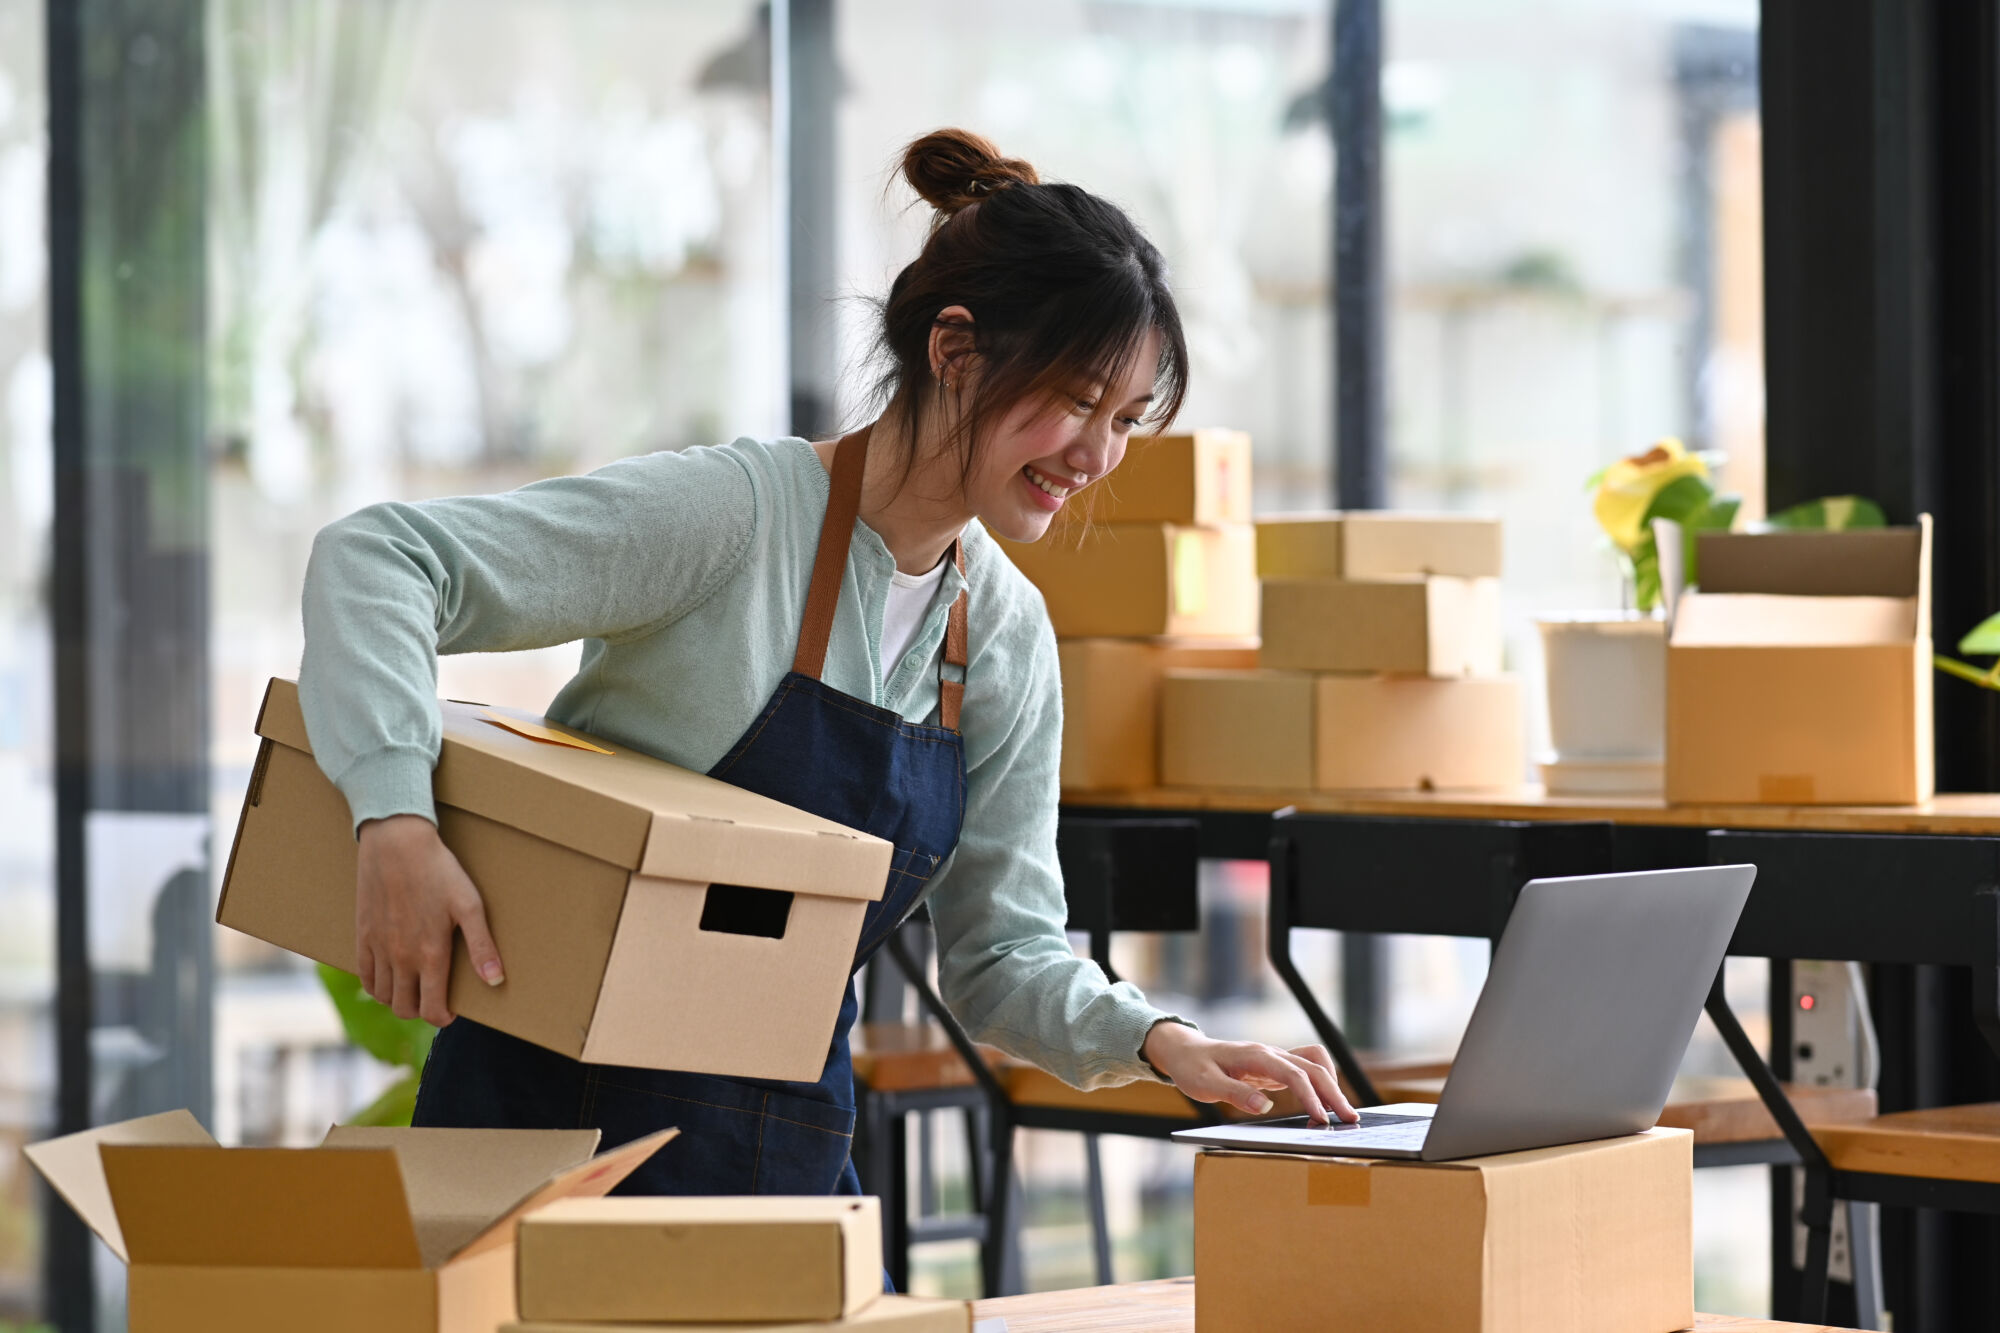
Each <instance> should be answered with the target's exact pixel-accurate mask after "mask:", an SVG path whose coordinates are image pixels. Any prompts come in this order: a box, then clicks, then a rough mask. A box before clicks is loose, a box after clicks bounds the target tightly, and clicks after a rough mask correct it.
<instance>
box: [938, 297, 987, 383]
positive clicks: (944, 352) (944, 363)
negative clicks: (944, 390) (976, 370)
mask: <svg viewBox="0 0 2000 1333" xmlns="http://www.w3.org/2000/svg"><path fill="white" fill-rule="evenodd" d="M974 348H975V337H974V334H973V330H972V312H971V311H970V310H967V309H966V308H965V307H964V306H962V305H948V306H946V307H945V308H944V309H942V310H940V311H938V313H937V318H936V319H934V320H932V321H931V343H930V357H931V374H932V375H934V376H936V377H937V378H938V380H940V381H941V382H949V383H952V384H956V383H958V380H959V377H960V376H962V375H964V374H965V373H966V372H967V371H968V370H970V369H971V368H972V360H973V357H974V356H975V355H976V352H975V350H974Z"/></svg>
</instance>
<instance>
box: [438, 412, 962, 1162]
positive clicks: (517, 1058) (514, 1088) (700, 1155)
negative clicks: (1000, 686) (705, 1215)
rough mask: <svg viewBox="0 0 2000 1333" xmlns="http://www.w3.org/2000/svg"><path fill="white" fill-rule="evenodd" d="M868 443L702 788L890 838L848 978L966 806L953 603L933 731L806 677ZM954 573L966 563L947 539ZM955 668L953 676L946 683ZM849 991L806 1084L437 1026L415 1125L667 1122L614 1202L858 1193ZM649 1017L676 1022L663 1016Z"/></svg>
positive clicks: (845, 454)
mask: <svg viewBox="0 0 2000 1333" xmlns="http://www.w3.org/2000/svg"><path fill="white" fill-rule="evenodd" d="M867 448H868V431H867V430H866V429H865V428H864V429H863V430H860V431H857V432H855V433H854V434H852V435H849V436H847V437H846V438H844V439H842V440H841V442H840V444H839V446H838V447H837V448H836V449H835V451H834V462H833V476H832V482H831V494H830V496H829V499H828V503H827V511H826V518H825V520H824V522H823V524H822V525H821V528H820V536H819V550H818V555H817V557H816V559H815V561H814V564H813V573H812V583H811V586H810V588H809V589H808V591H807V594H806V610H805V616H804V619H803V623H802V625H801V628H800V630H799V644H798V652H797V656H796V658H795V659H794V661H793V664H792V669H791V671H790V672H788V673H787V674H786V675H785V678H784V679H783V680H782V681H780V682H779V684H778V688H777V690H776V691H775V692H774V693H773V694H772V695H771V698H770V701H769V702H768V703H766V704H765V705H764V709H763V711H762V712H761V713H759V714H758V715H757V719H756V720H755V721H754V722H752V723H751V724H750V726H749V728H748V729H747V730H745V731H744V733H743V736H742V738H741V739H740V740H738V741H737V742H736V745H735V747H734V748H733V749H731V750H730V752H729V753H728V754H727V755H725V756H724V757H723V759H722V761H721V762H720V763H718V764H717V765H716V766H715V767H714V768H713V769H711V770H709V775H710V776H711V777H716V778H720V779H722V780H724V781H726V782H729V783H731V784H733V785H734V786H738V787H742V788H744V789H745V790H748V791H753V792H757V793H759V794H761V795H764V796H769V797H771V798H772V799H774V800H778V801H783V802H785V803H786V804H787V805H792V806H796V807H798V808H799V809H801V810H807V811H810V812H811V813H813V814H816V815H819V816H821V817H823V818H826V819H831V820H834V821H836V822H838V823H841V824H845V825H847V826H849V827H850V828H856V829H860V830H862V831H863V832H866V833H872V834H874V835H875V836H876V837H879V838H883V839H886V840H887V841H889V842H891V843H893V844H895V848H896V851H895V856H894V858H893V859H892V861H891V862H890V869H889V879H888V884H887V887H886V888H885V889H884V891H883V894H882V898H881V900H880V901H879V902H874V903H870V904H869V906H868V910H867V914H866V916H865V918H864V919H863V922H862V927H861V940H860V945H859V948H858V949H857V951H856V953H855V957H854V966H855V967H856V968H857V969H858V968H859V967H860V966H861V964H862V963H864V962H866V961H867V960H868V958H869V956H870V955H872V954H873V953H874V952H875V950H876V949H877V948H879V947H880V946H881V944H882V941H883V940H884V939H886V938H887V937H888V935H889V933H890V932H891V931H892V930H894V929H895V928H896V927H897V926H898V925H900V924H901V923H902V920H903V918H904V917H906V916H907V915H909V913H910V911H911V910H912V909H913V908H914V907H915V906H916V903H917V899H918V898H919V897H920V896H921V895H922V893H923V890H924V886H925V885H926V884H927V883H928V882H929V880H930V877H931V875H932V874H933V873H934V872H935V871H936V870H937V868H938V866H939V865H940V864H942V863H943V861H944V859H945V857H947V856H949V855H950V854H951V850H952V848H953V847H955V846H956V845H957V843H958V833H959V825H960V821H961V819H962V817H963V815H964V809H965V747H964V744H963V742H962V740H961V739H960V737H959V734H958V714H959V708H960V705H961V704H962V702H963V700H964V695H965V685H964V683H963V680H962V677H963V674H964V669H965V663H966V657H967V644H966V597H965V593H964V592H960V593H959V595H958V598H957V600H955V601H954V602H953V603H952V606H951V613H950V617H949V620H948V622H947V629H946V632H945V651H944V658H943V662H944V665H943V666H941V667H940V670H939V676H940V679H939V686H940V692H939V705H938V722H939V725H936V726H930V725H922V724H917V723H911V722H905V721H904V720H903V719H902V718H901V717H900V716H898V715H897V714H895V713H893V712H890V711H889V710H888V709H885V708H879V707H877V706H876V705H874V704H871V703H868V702H867V701H865V700H862V699H857V698H854V697H853V696H852V695H847V694H842V693H841V692H840V691H838V690H835V689H832V688H830V687H829V686H828V685H826V684H825V683H824V682H823V681H821V680H820V673H821V670H822V668H823V667H824V665H825V662H826V647H827V641H828V639H829V637H830V636H831V634H832V630H833V616H834V608H835V606H836V605H837V603H838V602H839V598H840V584H841V579H842V577H843V574H844V572H845V569H846V565H847V552H848V544H849V541H850V539H851V538H852V536H853V532H854V521H855V515H856V514H857V513H858V511H859V508H860V499H861V475H862V467H863V463H864V461H865V459H866V455H867ZM951 555H952V558H953V559H954V560H955V561H956V562H957V563H958V566H959V568H960V569H961V570H963V569H964V567H965V556H964V552H963V550H962V549H961V548H960V545H959V544H958V543H954V544H953V547H952V551H951ZM946 668H956V669H957V674H958V675H959V676H960V677H961V679H950V678H949V677H950V674H951V673H950V672H949V671H948V670H947V669H946ZM855 1012H856V999H855V987H854V985H853V983H852V980H851V978H850V981H849V984H848V987H847V995H846V998H845V1000H844V1001H843V1002H842V1004H841V1006H840V1017H839V1019H838V1020H837V1021H836V1022H835V1024H834V1031H833V1043H832V1047H831V1049H829V1050H828V1052H827V1058H826V1066H825V1068H824V1069H823V1070H822V1072H821V1074H820V1076H819V1079H818V1081H816V1082H812V1083H789V1082H780V1081H776V1080H770V1079H750V1078H719V1077H714V1076H711V1075H706V1074H687V1073H678V1072H673V1071H662V1070H655V1069H633V1068H626V1067H622V1066H617V1065H586V1064H583V1063H581V1062H579V1061H576V1060H572V1059H570V1058H569V1057H568V1056H565V1055H559V1054H557V1053H556V1052H554V1051H550V1050H546V1049H544V1048H542V1047H540V1046H535V1045H533V1044H531V1043H529V1042H526V1041H522V1040H521V1039H520V1038H518V1037H512V1036H509V1035H507V1034H506V1033H503V1032H498V1031H495V1030H494V1029H492V1028H489V1027H485V1026H483V1025H481V1024H478V1023H475V1022H473V1021H472V1020H470V1019H467V1018H460V1019H457V1020H455V1021H454V1022H452V1023H451V1024H450V1025H449V1026H447V1027H446V1028H444V1029H443V1030H442V1031H440V1032H439V1033H438V1035H437V1040H436V1042H435V1043H434V1044H433V1045H432V1046H431V1053H430V1058H429V1060H428V1061H427V1062H426V1063H425V1065H424V1074H423V1083H422V1086H421V1088H420V1090H419V1092H418V1095H417V1108H416V1117H415V1123H417V1124H419V1125H452V1126H459V1127H465V1128H492V1129H563V1128H571V1127H575V1128H595V1129H598V1130H600V1131H602V1133H603V1144H604V1146H605V1147H607V1148H609V1147H612V1146H614V1145H616V1144H620V1143H625V1142H629V1141H630V1140H632V1139H636V1138H639V1137H640V1136H642V1135H645V1134H650V1133H652V1132H653V1131H655V1130H658V1129H664V1128H666V1127H667V1126H669V1125H672V1126H676V1127H678V1128H679V1129H680V1131H681V1132H680V1137H679V1138H677V1139H676V1140H675V1141H674V1142H673V1143H670V1144H669V1145H667V1147H666V1148H665V1149H663V1150H661V1151H660V1152H659V1153H658V1154H656V1155H655V1156H654V1157H653V1158H652V1159H651V1160H650V1161H648V1162H647V1163H646V1164H645V1165H643V1166H641V1167H640V1168H639V1169H638V1170H637V1171H636V1172H634V1173H633V1174H632V1175H631V1176H630V1177H628V1178H627V1179H626V1180H625V1182H624V1183H623V1184H622V1185H621V1186H620V1187H619V1192H620V1193H625V1194H859V1193H860V1192H861V1186H860V1180H859V1178H858V1177H857V1176H856V1174H855V1170H854V1164H853V1162H852V1160H851V1157H850V1151H849V1150H850V1148H851V1147H852V1144H853V1136H854V1067H853V1064H852V1061H851V1060H850V1057H849V1054H848V1032H849V1029H850V1028H852V1026H853V1024H854V1018H855ZM660 1021H661V1022H666V1023H671V1022H674V1021H675V1017H674V1015H672V1014H662V1015H660Z"/></svg>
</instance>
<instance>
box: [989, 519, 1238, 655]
mask: <svg viewBox="0 0 2000 1333" xmlns="http://www.w3.org/2000/svg"><path fill="white" fill-rule="evenodd" d="M1000 545H1001V547H1002V548H1003V549H1004V550H1005V551H1006V552H1007V554H1008V556H1009V557H1010V558H1011V559H1012V560H1013V561H1014V564H1015V565H1016V566H1017V567H1018V568H1019V569H1020V571H1021V572H1022V573H1023V574H1025V575H1027V576H1028V581H1029V582H1030V583H1033V584H1034V585H1035V586H1036V587H1037V588H1039V589H1041V593H1042V600H1043V601H1044V602H1046V603H1047V604H1048V608H1049V620H1050V622H1051V623H1052V624H1054V626H1055V631H1056V634H1057V635H1058V636H1060V637H1063V638H1076V639H1086V638H1111V639H1148V638H1158V637H1161V636H1170V637H1206V638H1215V637H1221V638H1248V637H1251V636H1253V635H1255V634H1256V633H1257V537H1256V531H1255V530H1254V529H1253V528H1251V527H1250V526H1249V525H1248V524H1245V523H1237V524H1229V525H1226V526H1223V527H1215V528H1188V527H1178V526H1176V525H1174V524H1171V523H1099V524H1094V525H1092V526H1091V527H1090V528H1088V529H1087V530H1085V531H1083V532H1081V533H1079V532H1076V531H1074V530H1065V531H1061V532H1051V533H1050V534H1049V535H1048V536H1047V537H1045V538H1043V539H1042V540H1041V541H1038V542H1029V543H1020V542H1002V543H1000Z"/></svg>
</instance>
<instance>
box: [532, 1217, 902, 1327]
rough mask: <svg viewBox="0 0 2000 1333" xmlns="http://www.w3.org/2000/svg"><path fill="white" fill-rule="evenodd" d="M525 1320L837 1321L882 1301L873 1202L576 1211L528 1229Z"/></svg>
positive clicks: (878, 1222)
mask: <svg viewBox="0 0 2000 1333" xmlns="http://www.w3.org/2000/svg"><path fill="white" fill-rule="evenodd" d="M519 1283H520V1307H521V1318H523V1319H527V1320H557V1321H561V1320H578V1321H582V1322H615V1323H645V1322H647V1321H652V1320H658V1321H671V1322H674V1323H689V1322H713V1323H741V1322H751V1321H762V1322H765V1323H784V1322H796V1321H800V1320H826V1319H841V1318H845V1317H848V1316H851V1315H854V1314H858V1313H859V1312H860V1311H861V1310H863V1309H865V1308H866V1307H867V1306H868V1305H869V1304H870V1303H871V1302H873V1301H874V1300H875V1299H876V1298H877V1297H879V1296H880V1295H881V1294H882V1209H881V1206H880V1203H879V1201H877V1200H876V1199H874V1198H872V1197H862V1198H856V1197H853V1196H839V1195H836V1196H833V1197H830V1198H828V1197H822V1198H794V1197H787V1196H774V1195H753V1196H748V1197H743V1198H626V1199H575V1200H567V1201H564V1202H562V1203H557V1204H552V1205H551V1206H549V1207H548V1208H544V1209H543V1210H541V1211H540V1212H538V1213H536V1214H535V1215H534V1216H533V1217H531V1218H527V1219H525V1220H524V1221H523V1222H522V1224H521V1243H520V1265H519Z"/></svg>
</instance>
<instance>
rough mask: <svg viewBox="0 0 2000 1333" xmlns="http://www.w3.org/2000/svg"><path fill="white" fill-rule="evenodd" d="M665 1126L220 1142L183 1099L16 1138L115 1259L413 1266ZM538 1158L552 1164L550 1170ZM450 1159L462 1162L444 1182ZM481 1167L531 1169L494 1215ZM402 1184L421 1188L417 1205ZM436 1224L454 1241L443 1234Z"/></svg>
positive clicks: (494, 1225) (485, 1241)
mask: <svg viewBox="0 0 2000 1333" xmlns="http://www.w3.org/2000/svg"><path fill="white" fill-rule="evenodd" d="M678 1132H679V1131H677V1130H671V1129H669V1130H663V1131H661V1132H660V1133H658V1134H652V1135H649V1136H647V1137H646V1138H643V1139H637V1140H635V1141H633V1142H632V1143H629V1144H626V1145H625V1146H624V1147H622V1148H619V1149H616V1150H615V1151H613V1152H609V1153H606V1154H604V1155H603V1156H601V1157H596V1158H593V1157H591V1155H590V1154H591V1150H592V1149H593V1148H595V1147H596V1143H597V1131H595V1130H571V1131H560V1130H509V1131H482V1130H451V1129H378V1130H339V1129H336V1130H335V1131H334V1132H333V1133H331V1134H329V1135H328V1139H327V1142H326V1143H325V1144H323V1145H322V1146H321V1147H318V1148H223V1147H219V1146H217V1144H216V1143H215V1141H214V1139H213V1138H211V1137H210V1136H209V1134H208V1133H207V1132H206V1131H205V1130H203V1129H202V1127H201V1125H200V1124H199V1122H197V1121H196V1120H195V1118H194V1117H193V1116H192V1115H191V1114H189V1113H188V1112H186V1111H171V1112H167V1113H165V1114H163V1115H157V1116H147V1117H144V1118H142V1119H139V1120H128V1121H124V1122H121V1123H119V1124H115V1125H107V1126H103V1127H101V1128H98V1129H91V1130H85V1131H83V1132H81V1133H78V1134H71V1135H66V1136H65V1137H63V1138H59V1139H52V1140H49V1141H48V1142H45V1143H38V1144H34V1145H32V1146H30V1147H29V1148H28V1149H27V1150H26V1152H27V1156H28V1160H29V1161H30V1162H32V1163H33V1164H34V1166H35V1169H36V1170H37V1171H39V1172H41V1174H42V1175H43V1177H44V1178H45V1179H47V1180H48V1182H49V1183H50V1185H51V1186H53V1187H54V1188H55V1190H56V1192H57V1193H58V1194H60V1195H61V1196H62V1197H63V1199H64V1200H65V1201H66V1202H68V1203H69V1204H70V1206H71V1207H72V1208H74V1209H75V1210H76V1212H77V1215H78V1216H79V1217H81V1218H82V1219H83V1220H84V1223H85V1224H86V1225H87V1226H89V1227H90V1229H91V1230H92V1231H94V1232H96V1233H97V1235H98V1236H99V1237H100V1238H102V1239H103V1240H104V1242H105V1244H106V1245H108V1246H109V1247H110V1248H111V1250H112V1251H113V1253H115V1254H117V1255H118V1257H119V1258H121V1259H123V1260H125V1261H126V1262H128V1263H134V1264H170V1265H221V1264H227V1265H229V1266H232V1267H245V1268H262V1267H286V1268H426V1267H438V1266H441V1265H442V1264H444V1263H447V1262H450V1261H451V1260H453V1259H457V1258H465V1257H470V1256H471V1255H474V1254H479V1253H483V1252H485V1251H486V1250H489V1249H492V1248H495V1247H496V1246H498V1245H503V1244H505V1243H507V1241H508V1239H509V1238H511V1236H512V1234H513V1231H512V1226H511V1224H512V1222H513V1221H514V1220H515V1219H517V1218H518V1217H519V1216H520V1215H521V1214H522V1213H524V1212H526V1211H528V1210H530V1209H532V1208H536V1207H539V1206H541V1205H542V1204H543V1203H546V1202H549V1201H551V1200H554V1199H559V1198H564V1197H567V1196H570V1195H575V1194H588V1193H596V1194H602V1193H604V1192H605V1191H607V1190H609V1189H611V1188H612V1187H613V1186H614V1185H616V1184H617V1183H618V1182H619V1181H620V1180H623V1179H624V1178H625V1177H626V1176H627V1175H628V1174H630V1173H631V1171H632V1170H633V1169H634V1168H635V1167H637V1166H638V1165H639V1164H640V1163H641V1162H643V1161H645V1160H646V1158H648V1157H650V1156H652V1154H653V1153H654V1151H656V1150H657V1149H658V1148H659V1147H660V1145H661V1144H663V1143H665V1142H666V1141H667V1140H669V1139H671V1138H673V1137H674V1135H675V1134H676V1133H678ZM550 1135H553V1136H555V1137H554V1139H553V1141H549V1140H547V1139H546V1138H545V1136H550ZM538 1140H541V1141H538ZM406 1152H407V1154H408V1160H407V1161H405V1160H404V1155H405V1153H406ZM551 1162H556V1163H561V1165H560V1166H558V1167H557V1168H556V1169H554V1170H553V1171H551V1170H550V1169H549V1167H550V1164H551ZM452 1169H461V1170H469V1171H471V1172H472V1176H473V1178H472V1179H470V1180H464V1181H460V1182H457V1183H452V1182H449V1181H447V1180H446V1179H445V1175H446V1173H447V1172H449V1171H450V1170H452ZM481 1172H489V1173H492V1174H493V1176H494V1178H495V1179H497V1180H499V1181H502V1182H507V1181H513V1182H517V1183H518V1182H519V1181H520V1180H521V1179H522V1178H523V1177H524V1176H525V1175H527V1174H528V1173H529V1172H535V1173H537V1174H536V1178H535V1179H534V1180H533V1181H532V1183H530V1184H529V1185H528V1187H527V1188H526V1191H525V1193H524V1194H519V1193H512V1192H509V1193H508V1195H507V1197H505V1198H504V1199H502V1200H501V1201H500V1202H499V1203H498V1205H497V1208H498V1213H497V1215H496V1213H495V1205H494V1203H493V1190H494V1188H495V1186H493V1185H488V1184H482V1183H481V1182H480V1181H479V1180H478V1176H479V1174H480V1173H481ZM410 1177H414V1178H415V1179H416V1180H417V1181H418V1182H419V1183H418V1184H417V1185H416V1186H415V1187H408V1186H406V1183H405V1182H406V1179H407V1178H410ZM412 1196H415V1197H417V1198H421V1199H423V1200H424V1204H423V1208H422V1209H421V1210H420V1209H419V1207H418V1206H417V1205H416V1204H415V1203H413V1201H412ZM480 1209H483V1210H484V1211H483V1214H480V1213H478V1212H476V1211H475V1210H480ZM424 1231H428V1232H429V1233H430V1234H431V1235H432V1236H433V1237H436V1238H439V1244H440V1251H439V1252H437V1253H427V1252H426V1251H425V1249H424V1247H422V1246H421V1245H420V1244H419V1239H418V1238H419V1233H420V1232H424ZM445 1238H456V1239H457V1243H455V1244H452V1245H451V1246H450V1248H448V1249H443V1248H441V1246H442V1243H443V1241H444V1239H445Z"/></svg>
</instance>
